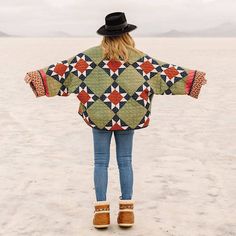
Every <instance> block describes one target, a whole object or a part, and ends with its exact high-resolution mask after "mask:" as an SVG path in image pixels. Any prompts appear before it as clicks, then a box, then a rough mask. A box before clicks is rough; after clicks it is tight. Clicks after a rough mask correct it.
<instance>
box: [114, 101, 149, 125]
mask: <svg viewBox="0 0 236 236" xmlns="http://www.w3.org/2000/svg"><path fill="white" fill-rule="evenodd" d="M146 112H147V109H146V108H145V107H144V106H142V105H140V104H139V103H137V102H136V101H135V100H134V99H133V98H130V99H129V100H128V101H127V102H126V104H125V105H124V106H123V107H122V108H121V109H120V110H119V111H118V112H117V115H118V116H119V117H120V118H121V119H122V120H124V122H125V123H127V125H128V126H130V127H131V128H135V127H136V126H137V125H138V124H139V123H140V121H141V119H142V118H143V116H144V115H145V114H146Z"/></svg>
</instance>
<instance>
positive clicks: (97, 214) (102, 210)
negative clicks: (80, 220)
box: [93, 201, 110, 228]
mask: <svg viewBox="0 0 236 236" xmlns="http://www.w3.org/2000/svg"><path fill="white" fill-rule="evenodd" d="M94 208H95V209H94V217H93V225H94V227H95V228H107V227H108V226H109V224H110V204H109V202H108V201H95V202H94Z"/></svg>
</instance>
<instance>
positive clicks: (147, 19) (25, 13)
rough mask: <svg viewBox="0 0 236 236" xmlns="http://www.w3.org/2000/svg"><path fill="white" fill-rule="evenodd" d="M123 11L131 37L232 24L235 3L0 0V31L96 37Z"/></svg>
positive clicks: (235, 0) (212, 0)
mask: <svg viewBox="0 0 236 236" xmlns="http://www.w3.org/2000/svg"><path fill="white" fill-rule="evenodd" d="M114 11H122V12H125V14H126V18H127V22H128V23H131V24H135V25H137V26H138V28H137V29H136V30H135V31H133V34H134V35H137V36H139V35H148V34H153V33H154V32H156V33H159V32H166V31H168V30H171V29H177V30H195V29H203V28H208V27H214V26H218V25H220V24H222V23H225V22H236V0H169V1H167V0H119V1H118V0H100V1H99V0H90V1H89V0H40V1H38V0H37V1H36V0H8V1H7V0H0V31H3V32H5V33H8V34H17V35H26V36H35V35H44V34H47V33H49V34H50V33H52V32H54V31H63V32H66V33H68V34H71V35H81V36H97V35H96V30H97V29H98V28H99V27H100V26H101V25H103V24H104V23H105V19H104V18H105V15H107V14H109V13H111V12H114Z"/></svg>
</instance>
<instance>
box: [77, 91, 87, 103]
mask: <svg viewBox="0 0 236 236" xmlns="http://www.w3.org/2000/svg"><path fill="white" fill-rule="evenodd" d="M77 97H78V99H79V100H80V101H81V102H82V103H83V104H85V103H86V102H87V101H88V100H89V99H90V96H89V95H88V93H86V92H85V91H84V90H82V91H81V92H80V93H79V94H78V96H77Z"/></svg>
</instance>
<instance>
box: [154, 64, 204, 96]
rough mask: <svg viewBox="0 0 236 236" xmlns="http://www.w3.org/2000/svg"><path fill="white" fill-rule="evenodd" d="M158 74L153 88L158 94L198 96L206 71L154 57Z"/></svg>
mask: <svg viewBox="0 0 236 236" xmlns="http://www.w3.org/2000/svg"><path fill="white" fill-rule="evenodd" d="M154 62H155V63H154V65H155V67H156V68H155V70H156V74H155V75H154V76H153V78H151V80H150V83H151V88H152V89H153V93H154V94H156V95H189V96H191V97H193V98H196V99H197V98H198V96H199V94H200V91H201V87H202V85H203V82H204V80H206V79H205V76H206V73H205V72H203V71H200V70H196V69H190V68H187V67H183V66H179V65H175V64H171V63H168V62H164V61H161V60H158V59H154Z"/></svg>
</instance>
